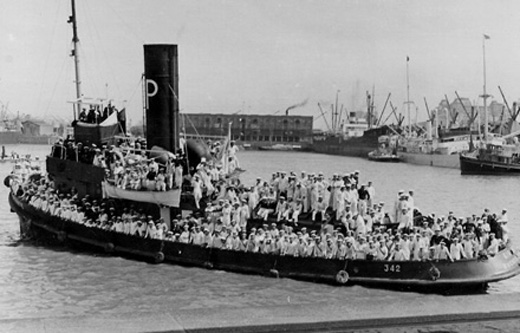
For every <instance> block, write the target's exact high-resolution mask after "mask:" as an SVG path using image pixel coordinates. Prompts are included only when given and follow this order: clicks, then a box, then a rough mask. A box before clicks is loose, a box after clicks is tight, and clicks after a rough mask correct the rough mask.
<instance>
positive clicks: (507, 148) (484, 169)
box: [460, 140, 520, 175]
mask: <svg viewBox="0 0 520 333" xmlns="http://www.w3.org/2000/svg"><path fill="white" fill-rule="evenodd" d="M460 171H461V174H463V175H509V174H511V175H520V144H519V143H518V140H515V143H513V144H505V143H503V141H502V140H500V141H491V142H487V143H485V144H483V145H482V147H481V148H480V149H478V150H475V151H473V152H467V153H462V154H461V155H460Z"/></svg>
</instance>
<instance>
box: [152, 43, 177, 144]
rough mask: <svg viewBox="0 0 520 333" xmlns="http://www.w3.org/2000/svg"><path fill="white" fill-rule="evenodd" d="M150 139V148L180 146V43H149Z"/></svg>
mask: <svg viewBox="0 0 520 333" xmlns="http://www.w3.org/2000/svg"><path fill="white" fill-rule="evenodd" d="M144 77H145V85H146V96H147V98H146V141H147V146H148V149H150V148H152V147H153V146H159V147H162V148H164V149H166V150H169V151H173V152H175V151H176V150H177V148H179V67H178V62H177V45H166V44H159V45H145V46H144Z"/></svg>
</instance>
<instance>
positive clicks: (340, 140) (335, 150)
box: [312, 92, 400, 158]
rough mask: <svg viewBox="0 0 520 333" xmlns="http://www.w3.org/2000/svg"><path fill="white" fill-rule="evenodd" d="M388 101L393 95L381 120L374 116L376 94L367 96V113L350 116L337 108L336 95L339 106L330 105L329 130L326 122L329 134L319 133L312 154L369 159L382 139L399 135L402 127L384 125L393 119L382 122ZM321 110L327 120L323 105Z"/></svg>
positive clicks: (352, 113) (360, 112)
mask: <svg viewBox="0 0 520 333" xmlns="http://www.w3.org/2000/svg"><path fill="white" fill-rule="evenodd" d="M389 100H390V94H388V97H387V99H386V102H385V106H384V107H383V110H382V112H381V114H380V115H379V116H378V115H377V113H375V112H374V109H375V107H374V98H373V93H372V94H369V93H368V92H367V93H366V101H367V111H350V112H349V111H348V110H346V109H345V108H344V107H343V105H341V106H339V105H338V95H337V94H336V103H335V104H334V105H331V124H330V126H329V123H328V122H327V121H326V120H325V124H326V126H327V131H321V130H316V131H315V132H314V135H313V138H312V139H313V140H312V151H313V152H316V153H322V154H329V155H342V156H351V157H362V158H367V156H368V153H370V152H371V151H373V150H374V149H376V148H378V146H379V137H380V136H383V135H391V134H393V133H399V132H400V130H399V127H400V126H399V124H398V125H382V124H384V123H386V120H388V117H390V115H391V114H390V115H389V116H388V117H387V118H386V120H384V121H382V120H383V115H384V111H385V109H386V106H387V105H388V102H389ZM390 104H391V102H390ZM318 107H319V109H320V112H321V115H322V117H323V118H324V119H326V118H325V112H324V111H323V109H322V107H321V105H320V104H318ZM393 113H394V114H395V109H393ZM395 115H396V114H395ZM396 117H397V115H396Z"/></svg>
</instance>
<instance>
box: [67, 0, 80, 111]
mask: <svg viewBox="0 0 520 333" xmlns="http://www.w3.org/2000/svg"><path fill="white" fill-rule="evenodd" d="M71 4H72V15H71V16H69V20H68V21H67V23H72V45H73V48H72V51H71V53H70V56H71V57H74V70H75V75H76V81H75V83H76V98H77V99H78V100H79V99H80V98H81V80H80V76H79V57H78V43H79V38H78V26H77V24H76V4H75V2H74V0H71ZM80 107H81V105H78V108H80Z"/></svg>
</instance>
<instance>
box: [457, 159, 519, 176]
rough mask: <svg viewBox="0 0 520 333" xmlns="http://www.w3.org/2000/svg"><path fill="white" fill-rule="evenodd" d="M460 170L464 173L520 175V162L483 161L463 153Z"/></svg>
mask: <svg viewBox="0 0 520 333" xmlns="http://www.w3.org/2000/svg"><path fill="white" fill-rule="evenodd" d="M460 172H461V174H463V175H520V164H507V163H497V162H489V161H483V160H479V159H477V158H475V157H470V156H464V155H463V154H461V155H460Z"/></svg>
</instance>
